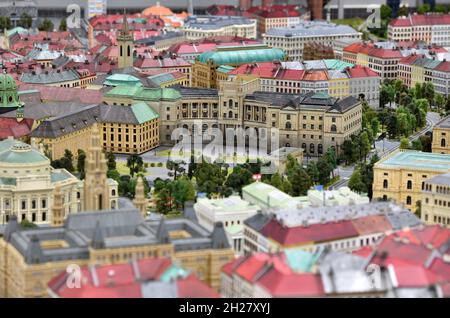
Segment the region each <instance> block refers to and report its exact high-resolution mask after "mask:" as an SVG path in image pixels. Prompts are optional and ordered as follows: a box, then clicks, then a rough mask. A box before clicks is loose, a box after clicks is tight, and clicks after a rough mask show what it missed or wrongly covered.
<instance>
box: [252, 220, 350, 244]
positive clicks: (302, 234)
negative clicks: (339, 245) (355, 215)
mask: <svg viewBox="0 0 450 318" xmlns="http://www.w3.org/2000/svg"><path fill="white" fill-rule="evenodd" d="M261 234H262V235H264V236H265V237H267V238H269V239H272V240H274V241H276V242H278V243H279V244H281V245H300V244H309V243H319V242H325V241H330V240H339V239H344V238H351V237H356V236H358V235H359V233H358V231H357V229H356V228H355V226H354V225H353V223H352V222H351V221H347V220H344V221H339V222H335V223H325V224H312V225H309V226H307V227H304V226H296V227H289V228H288V227H284V226H283V225H281V224H280V223H279V222H277V221H276V220H271V221H270V222H269V223H267V224H266V225H265V226H264V228H263V229H262V230H261Z"/></svg>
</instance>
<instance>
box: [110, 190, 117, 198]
mask: <svg viewBox="0 0 450 318" xmlns="http://www.w3.org/2000/svg"><path fill="white" fill-rule="evenodd" d="M111 195H112V196H113V197H114V196H115V195H116V189H112V190H111Z"/></svg>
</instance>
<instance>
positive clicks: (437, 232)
mask: <svg viewBox="0 0 450 318" xmlns="http://www.w3.org/2000/svg"><path fill="white" fill-rule="evenodd" d="M397 236H398V237H401V238H407V239H408V240H410V241H411V242H412V243H415V244H421V245H430V246H432V247H433V248H439V247H441V246H442V245H444V244H445V243H447V242H448V241H449V240H450V229H448V228H445V227H442V226H440V225H431V226H426V227H424V228H422V229H415V230H411V231H401V232H398V233H397Z"/></svg>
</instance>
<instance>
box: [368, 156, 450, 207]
mask: <svg viewBox="0 0 450 318" xmlns="http://www.w3.org/2000/svg"><path fill="white" fill-rule="evenodd" d="M448 171H450V155H447V154H438V153H428V152H419V151H396V152H394V153H392V154H390V155H388V156H386V157H384V158H382V159H381V160H380V161H378V162H377V163H376V164H375V165H374V168H373V175H374V176H373V186H372V187H373V198H374V199H382V200H388V199H390V200H394V201H395V202H397V203H398V204H404V206H405V207H407V208H408V209H410V210H411V211H412V212H415V211H416V210H417V208H418V202H420V200H421V199H422V190H423V189H424V187H425V183H426V182H427V180H428V179H430V178H432V177H434V176H436V175H439V174H443V173H447V172H448Z"/></svg>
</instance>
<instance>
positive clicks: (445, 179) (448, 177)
mask: <svg viewBox="0 0 450 318" xmlns="http://www.w3.org/2000/svg"><path fill="white" fill-rule="evenodd" d="M426 182H427V183H432V184H438V185H446V186H450V173H444V174H439V175H437V176H434V177H433V178H430V179H428V180H427V181H426Z"/></svg>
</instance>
